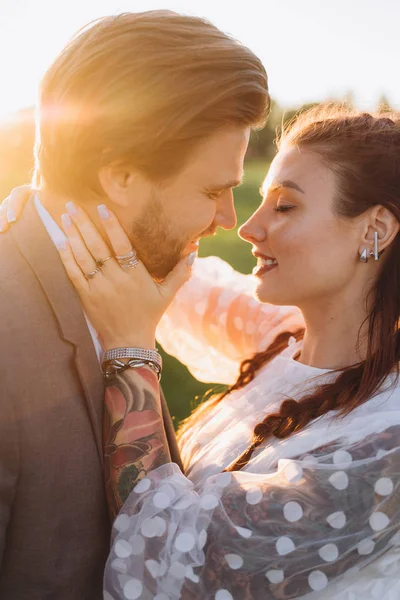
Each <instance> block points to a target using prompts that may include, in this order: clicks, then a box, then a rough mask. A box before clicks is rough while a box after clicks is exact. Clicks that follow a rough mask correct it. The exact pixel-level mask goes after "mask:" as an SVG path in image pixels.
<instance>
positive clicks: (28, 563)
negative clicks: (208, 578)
mask: <svg viewBox="0 0 400 600" xmlns="http://www.w3.org/2000/svg"><path fill="white" fill-rule="evenodd" d="M0 311H1V313H0V598H1V600H28V599H29V600H75V599H76V600H78V599H79V600H100V599H101V598H102V577H103V568H104V563H105V560H106V557H107V553H108V550H109V538H110V522H109V518H108V513H107V506H106V499H105V492H104V486H103V451H102V420H103V396H104V385H103V378H102V374H101V371H100V367H99V363H98V360H97V356H96V353H95V350H94V347H93V343H92V340H91V337H90V333H89V331H88V328H87V325H86V321H85V318H84V315H83V312H82V308H81V305H80V302H79V299H78V296H77V294H76V292H75V290H74V288H73V287H72V286H71V284H70V282H69V280H68V277H67V275H66V273H65V271H64V268H63V266H62V263H61V261H60V259H59V256H58V253H57V250H56V248H55V247H54V245H53V243H52V242H51V240H50V238H49V236H48V234H47V232H46V230H45V228H44V226H43V224H42V222H41V220H40V218H39V216H38V214H37V212H36V209H35V207H34V205H33V199H32V198H31V199H30V201H29V203H28V204H27V206H26V209H25V210H24V213H23V215H22V217H21V218H20V220H19V221H18V222H17V223H16V224H15V225H14V226H13V227H12V228H11V229H10V231H9V232H7V233H6V234H4V235H2V236H0ZM163 411H164V422H165V427H166V431H167V435H168V440H169V444H170V449H171V455H172V459H173V460H174V461H175V462H177V463H178V464H179V465H180V466H181V463H180V458H179V452H178V449H177V446H176V440H175V434H174V429H173V425H172V421H171V418H170V415H169V412H168V409H167V406H166V403H165V400H164V399H163Z"/></svg>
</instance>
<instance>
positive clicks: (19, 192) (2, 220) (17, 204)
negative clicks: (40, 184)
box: [0, 185, 32, 233]
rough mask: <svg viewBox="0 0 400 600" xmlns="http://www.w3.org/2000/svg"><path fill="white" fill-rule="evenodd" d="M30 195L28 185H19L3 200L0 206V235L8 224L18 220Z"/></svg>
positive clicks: (30, 191) (30, 190) (30, 189)
mask: <svg viewBox="0 0 400 600" xmlns="http://www.w3.org/2000/svg"><path fill="white" fill-rule="evenodd" d="M31 194H32V188H31V187H30V186H29V185H21V186H20V187H17V188H14V189H13V190H12V192H11V194H10V195H9V196H8V197H7V198H6V199H5V200H3V202H2V203H1V204H0V233H3V232H5V231H7V229H8V228H9V227H10V224H11V223H14V221H16V220H17V219H18V217H19V216H20V214H21V212H22V210H23V208H24V206H25V204H26V202H27V200H28V198H29V196H30V195H31Z"/></svg>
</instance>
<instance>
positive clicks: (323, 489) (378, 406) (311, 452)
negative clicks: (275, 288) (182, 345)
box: [104, 261, 400, 600]
mask: <svg viewBox="0 0 400 600" xmlns="http://www.w3.org/2000/svg"><path fill="white" fill-rule="evenodd" d="M209 262H210V261H209ZM239 293H243V294H244V295H246V294H245V293H244V292H239ZM209 297H211V292H210V294H209ZM271 310H272V309H271ZM182 313H183V307H182V305H181V310H180V319H179V322H180V323H182ZM233 318H234V317H233ZM296 318H298V315H297V316H296ZM273 322H274V328H275V329H276V330H277V331H278V330H279V323H277V321H276V320H274V321H273ZM284 328H285V327H284ZM171 333H172V335H173V330H171ZM220 334H221V335H222V334H223V331H222V330H220ZM263 335H267V334H263ZM202 339H203V340H207V341H206V342H204V343H209V342H208V337H207V336H203V338H202ZM253 339H254V338H253ZM246 343H247V342H246ZM258 343H261V342H258ZM232 345H233V348H230V349H226V347H225V346H223V345H219V344H215V345H214V346H213V348H214V349H215V351H216V352H217V351H218V352H221V354H224V355H225V356H228V357H229V360H231V361H232V363H234V362H235V360H236V359H235V355H234V352H235V348H239V346H236V345H235V343H233V344H232ZM256 345H257V343H255V345H254V347H253V350H252V351H255V350H256ZM299 347H300V344H291V345H290V346H289V347H288V348H287V349H286V350H285V351H284V352H283V353H282V354H281V355H280V356H278V357H276V358H275V359H274V360H273V361H271V363H269V364H268V365H266V366H265V367H264V368H263V369H262V370H261V371H260V372H259V373H258V375H257V377H256V378H255V379H254V381H253V382H252V383H251V384H249V385H248V386H246V388H245V389H242V390H238V391H236V392H234V393H232V394H231V395H230V396H228V397H227V398H225V399H224V400H223V401H222V402H221V403H220V404H218V405H217V406H215V407H214V408H212V409H211V410H210V412H208V413H207V414H206V415H204V416H203V418H202V420H201V421H200V422H199V423H198V424H197V425H196V427H195V428H193V429H192V430H191V431H190V435H189V434H188V435H187V436H186V437H185V439H183V440H182V446H183V447H182V451H183V455H184V459H185V464H186V466H187V471H186V474H185V475H184V474H182V473H181V471H180V470H179V468H178V467H177V466H176V465H173V464H166V465H163V466H162V467H159V468H158V469H156V470H155V471H153V472H151V473H150V474H149V475H148V477H146V478H145V479H143V480H142V481H140V482H139V484H138V485H137V486H136V488H135V489H134V491H133V492H132V493H131V495H130V497H129V499H128V501H127V502H126V504H125V506H124V507H123V510H122V511H121V513H120V515H119V516H118V518H117V520H116V522H115V525H114V539H113V547H112V550H111V554H110V557H109V560H108V563H107V568H106V574H105V596H104V597H105V599H106V600H111V599H112V600H125V599H128V600H132V599H135V598H141V599H143V600H147V599H150V598H152V599H153V598H154V599H156V600H168V599H170V600H175V599H178V598H182V599H195V598H196V599H210V600H211V599H215V600H231V599H235V600H250V599H257V600H258V599H260V600H261V599H263V600H268V599H269V598H280V599H285V598H306V599H310V600H311V599H312V600H314V599H317V598H318V599H320V598H324V600H325V599H326V600H373V599H376V598H379V599H380V600H398V598H400V579H399V573H400V533H399V523H400V502H399V500H400V386H399V385H398V384H397V382H396V379H395V377H394V376H393V377H391V378H389V379H388V380H387V381H386V383H385V386H384V388H383V389H382V390H381V392H380V393H379V394H378V395H376V396H375V397H374V398H371V399H370V400H369V401H368V402H366V403H365V404H364V405H362V406H360V407H358V408H357V409H356V410H354V411H353V412H352V413H351V414H350V415H348V416H347V417H345V418H343V419H340V420H335V419H333V416H334V415H333V413H330V414H328V415H325V416H324V417H322V418H321V419H319V420H318V421H316V422H314V423H312V424H311V425H310V426H309V427H308V428H306V429H305V430H303V431H300V432H299V433H297V434H295V435H292V436H291V437H289V438H288V439H286V440H277V439H274V440H273V441H272V442H268V443H266V444H265V445H264V446H262V447H261V448H260V449H259V450H258V451H257V452H256V453H255V455H254V457H253V458H252V460H251V461H250V462H249V464H248V465H247V466H246V467H245V468H244V469H243V470H242V471H240V472H235V473H231V474H230V473H222V471H223V469H224V468H225V467H226V466H227V465H228V464H229V463H230V462H231V461H232V460H233V459H234V458H236V457H237V456H238V455H239V454H240V453H241V452H242V451H243V450H244V449H245V448H246V447H247V446H248V444H249V441H250V438H251V432H252V429H253V427H254V425H255V424H256V423H257V422H259V421H260V420H261V419H262V418H264V417H265V415H266V414H267V413H268V412H273V411H275V410H276V409H277V408H278V407H279V404H280V403H281V402H282V400H283V399H284V398H285V397H287V396H291V397H293V398H295V399H299V398H300V397H301V396H302V395H303V394H304V393H305V391H306V390H309V389H311V388H312V387H313V386H315V385H317V383H321V382H326V381H329V380H331V379H332V378H333V377H335V375H334V374H332V373H330V372H329V371H326V370H321V369H315V368H311V367H307V366H305V365H301V364H299V363H298V362H296V361H295V360H294V359H293V356H295V354H296V353H297V351H298V349H299ZM221 348H222V349H221ZM237 356H239V353H238V355H237Z"/></svg>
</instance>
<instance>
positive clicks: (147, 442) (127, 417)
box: [103, 368, 171, 520]
mask: <svg viewBox="0 0 400 600" xmlns="http://www.w3.org/2000/svg"><path fill="white" fill-rule="evenodd" d="M103 434H104V461H105V465H104V466H105V484H106V493H107V501H108V505H109V509H110V514H111V518H112V519H113V520H114V519H115V517H116V516H117V514H118V513H119V511H120V510H121V507H122V505H123V504H124V502H125V500H126V499H127V498H128V496H129V494H130V493H131V491H132V489H133V488H134V487H135V485H136V483H137V482H138V481H139V480H140V479H142V477H144V476H145V475H146V474H147V473H148V472H149V471H151V470H152V469H155V468H157V467H159V466H160V465H162V464H165V463H167V462H169V461H170V460H171V458H170V455H169V448H168V444H167V440H166V436H165V430H164V423H163V419H162V412H161V404H160V388H159V384H158V381H157V377H156V375H155V374H154V373H153V372H152V371H150V370H149V369H146V368H143V369H127V370H126V371H124V372H123V373H121V374H118V375H117V376H116V377H115V378H113V379H112V380H111V381H110V382H109V384H108V386H107V388H106V393H105V413H104V432H103Z"/></svg>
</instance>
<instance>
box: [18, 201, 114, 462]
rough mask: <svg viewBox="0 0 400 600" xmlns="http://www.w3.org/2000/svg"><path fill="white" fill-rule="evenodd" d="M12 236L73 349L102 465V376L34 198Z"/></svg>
mask: <svg viewBox="0 0 400 600" xmlns="http://www.w3.org/2000/svg"><path fill="white" fill-rule="evenodd" d="M11 233H12V235H13V237H14V240H15V242H16V244H17V245H18V247H19V249H20V252H21V253H22V254H23V256H24V257H25V259H26V261H27V262H28V263H29V264H30V266H31V268H32V270H33V271H34V273H35V275H36V277H37V279H38V280H39V282H40V284H41V286H42V288H43V290H44V292H45V294H46V296H47V299H48V301H49V303H50V305H51V307H52V310H53V312H54V315H55V317H56V319H57V321H58V323H59V326H60V332H61V337H62V339H64V340H66V341H68V342H70V343H72V344H73V345H74V346H75V362H76V368H77V371H78V375H79V379H80V381H81V384H82V388H83V392H84V396H85V399H86V404H87V409H88V415H89V419H90V421H91V425H92V430H93V435H94V437H95V440H96V444H97V450H98V455H99V460H100V463H101V465H102V464H103V460H104V458H103V445H102V424H103V397H104V383H103V375H102V373H101V369H100V365H99V361H98V359H97V355H96V351H95V349H94V346H93V342H92V339H91V336H90V333H89V330H88V327H87V324H86V320H85V316H84V314H83V311H82V307H81V304H80V301H79V297H78V294H77V293H76V291H75V289H74V288H73V286H72V285H71V283H70V281H69V279H68V276H67V274H66V272H65V270H64V267H63V265H62V263H61V260H60V257H59V255H58V251H57V249H56V248H55V246H54V244H53V242H52V241H51V239H50V237H49V235H48V233H47V231H46V229H45V227H44V225H43V223H42V221H41V219H40V217H39V215H38V213H37V211H36V207H35V205H34V202H33V196H32V197H31V198H30V199H29V201H28V203H27V205H26V207H25V209H24V211H23V213H22V215H21V217H20V219H19V220H18V222H17V223H15V224H14V225H13V227H12V229H11Z"/></svg>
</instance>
